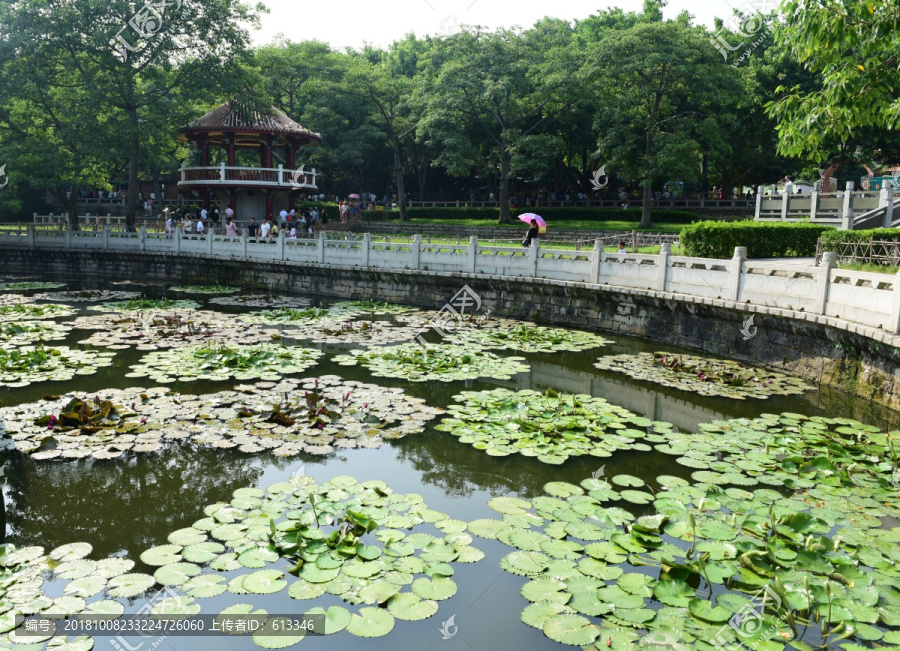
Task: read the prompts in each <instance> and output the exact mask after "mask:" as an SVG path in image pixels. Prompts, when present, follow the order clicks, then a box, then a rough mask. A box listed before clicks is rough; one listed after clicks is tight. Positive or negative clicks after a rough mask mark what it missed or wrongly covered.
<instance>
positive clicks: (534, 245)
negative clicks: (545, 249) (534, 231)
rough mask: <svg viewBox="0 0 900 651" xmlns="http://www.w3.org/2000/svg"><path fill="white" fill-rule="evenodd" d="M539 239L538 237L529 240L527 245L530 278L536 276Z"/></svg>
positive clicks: (539, 246)
mask: <svg viewBox="0 0 900 651" xmlns="http://www.w3.org/2000/svg"><path fill="white" fill-rule="evenodd" d="M540 248H541V241H540V240H538V239H535V240H532V241H531V246H529V247H528V275H529V276H531V277H532V278H536V277H537V266H538V254H539V253H540Z"/></svg>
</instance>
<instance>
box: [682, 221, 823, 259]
mask: <svg viewBox="0 0 900 651" xmlns="http://www.w3.org/2000/svg"><path fill="white" fill-rule="evenodd" d="M833 230H834V227H832V226H817V225H815V224H809V223H806V222H801V223H795V224H765V223H760V222H730V223H725V222H699V223H696V224H691V225H690V226H685V227H684V228H683V229H682V231H681V246H682V248H683V249H684V252H685V255H689V256H694V257H698V258H730V257H732V256H733V255H734V248H735V247H737V246H746V247H747V257H748V258H788V257H812V256H814V255H815V254H816V243H817V242H818V241H819V237H822V236H823V233H826V232H829V231H833Z"/></svg>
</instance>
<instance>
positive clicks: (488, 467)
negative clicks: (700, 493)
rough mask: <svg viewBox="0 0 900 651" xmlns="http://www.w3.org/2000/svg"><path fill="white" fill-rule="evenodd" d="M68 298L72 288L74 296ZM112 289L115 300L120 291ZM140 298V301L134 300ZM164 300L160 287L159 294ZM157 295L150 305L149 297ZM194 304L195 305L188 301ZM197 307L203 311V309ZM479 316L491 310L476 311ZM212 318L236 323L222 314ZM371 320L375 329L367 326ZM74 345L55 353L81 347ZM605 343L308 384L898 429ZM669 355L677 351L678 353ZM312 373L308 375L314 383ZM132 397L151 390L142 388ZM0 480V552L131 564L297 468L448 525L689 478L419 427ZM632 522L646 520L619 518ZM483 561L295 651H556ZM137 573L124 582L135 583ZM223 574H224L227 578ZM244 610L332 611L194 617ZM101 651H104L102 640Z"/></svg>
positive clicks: (19, 466)
mask: <svg viewBox="0 0 900 651" xmlns="http://www.w3.org/2000/svg"><path fill="white" fill-rule="evenodd" d="M74 288H76V289H78V288H79V287H74ZM120 289H122V288H120ZM140 291H145V292H147V293H149V292H150V291H151V290H150V288H140ZM157 291H158V292H162V288H157ZM157 295H159V293H158V294H157ZM200 300H201V301H202V300H203V299H200ZM212 307H213V306H209V308H207V309H211V308H212ZM488 307H489V306H488ZM220 311H223V312H235V311H240V310H237V309H227V308H226V309H221V310H220ZM379 318H381V317H379ZM85 336H86V333H85V332H83V331H79V332H76V333H72V335H70V337H69V338H68V340H67V341H66V342H65V343H66V345H74V342H76V341H78V340H79V339H83V338H85ZM615 338H616V343H615V344H614V345H613V346H609V347H607V348H604V349H598V350H594V351H589V352H587V353H564V354H559V353H557V354H546V355H525V357H527V358H528V361H529V363H530V364H531V367H532V368H531V371H530V372H528V373H523V374H519V375H517V376H515V377H514V378H512V379H511V380H509V381H470V382H452V383H439V382H432V383H422V384H419V383H408V382H404V381H402V380H397V379H383V378H373V377H372V376H371V375H370V374H369V373H368V372H367V371H366V370H365V369H362V368H358V367H341V366H337V365H335V364H332V363H330V362H328V361H327V357H326V358H323V359H324V360H326V361H323V362H322V363H321V364H320V365H319V366H317V367H315V369H314V370H313V373H314V374H315V375H325V374H336V375H341V376H342V377H345V378H348V379H354V380H360V381H365V382H371V383H375V384H380V385H383V386H397V387H402V388H403V389H405V390H406V391H408V392H409V393H411V394H413V395H415V396H418V397H421V398H424V399H426V400H427V401H428V403H429V404H431V405H433V406H435V407H446V406H447V405H448V404H450V403H452V402H453V399H452V396H453V395H454V394H456V393H458V392H460V391H463V390H473V391H477V390H482V389H492V388H496V387H498V386H503V387H507V388H510V389H513V390H515V389H534V390H537V391H543V390H544V389H547V388H553V389H555V390H557V391H565V392H572V393H586V394H590V395H592V396H599V397H602V398H605V399H606V400H608V401H610V402H612V403H615V404H618V405H620V406H622V407H625V408H626V409H628V410H630V411H632V412H635V413H637V414H640V415H642V416H646V417H647V418H650V419H652V420H661V421H667V422H670V423H673V424H674V425H675V426H676V427H677V428H678V429H680V430H682V431H694V430H696V428H697V425H698V424H700V423H703V422H709V421H713V420H719V419H727V418H740V417H754V416H757V415H759V414H761V413H772V412H779V411H792V412H799V413H805V414H809V415H816V414H821V415H829V416H845V417H853V418H858V419H860V420H864V421H866V422H870V423H872V424H874V425H878V426H879V427H882V428H891V429H892V428H896V427H897V423H898V421H900V418H898V414H896V413H894V412H891V411H889V410H887V409H883V408H880V407H877V406H874V405H872V404H871V403H868V402H866V401H862V400H859V399H856V398H853V397H852V396H848V395H846V394H840V393H838V392H835V391H831V390H825V391H813V392H810V393H809V394H807V395H805V396H803V397H797V396H795V397H788V398H773V399H769V400H766V401H759V400H745V401H737V400H727V399H722V398H712V397H703V396H698V395H695V394H691V393H686V392H681V391H675V390H672V389H666V388H662V387H657V386H655V385H652V384H648V383H646V382H638V381H635V380H632V379H631V378H628V377H625V376H621V375H616V374H614V373H609V372H601V371H598V370H597V369H595V368H594V367H593V362H594V360H595V359H596V357H597V356H599V355H601V354H618V353H623V352H639V351H646V350H658V349H667V350H671V347H667V346H663V345H660V344H648V343H645V342H637V341H631V340H628V339H626V338H622V337H619V336H616V337H615ZM321 348H323V350H325V351H326V352H327V353H336V352H339V351H344V350H346V348H342V347H338V346H322V347H321ZM676 352H677V351H676ZM140 355H141V354H140V353H138V352H137V351H133V350H130V351H120V352H119V354H118V355H117V360H116V362H115V365H114V366H113V367H111V368H109V369H102V370H101V372H100V373H98V374H96V375H93V376H88V377H84V378H80V379H77V380H73V381H70V382H60V383H43V384H40V385H35V386H31V387H23V388H20V389H9V388H3V389H0V404H4V405H9V404H17V403H21V402H29V401H33V400H36V399H39V398H41V397H42V396H44V395H45V394H47V393H50V392H53V393H55V394H61V393H64V392H66V391H70V390H78V391H79V392H80V393H83V394H86V395H90V393H91V392H93V391H98V390H101V389H103V388H107V387H110V388H122V387H126V386H129V385H131V384H133V383H132V382H131V381H130V380H129V379H127V378H125V377H124V374H125V373H127V372H128V370H127V368H128V366H129V365H130V364H134V363H136V362H137V360H138V359H139V358H140ZM313 373H310V374H308V375H312V374H313ZM138 384H140V385H142V386H152V385H153V383H152V382H148V381H146V379H141V380H140V381H138ZM231 384H234V383H221V382H220V383H210V382H199V383H191V384H187V385H180V384H174V385H170V386H171V387H172V388H173V389H174V390H176V391H181V392H197V393H206V392H211V391H218V390H221V389H222V388H225V387H228V386H230V385H231ZM4 458H5V460H6V461H7V465H6V468H5V471H6V472H5V474H6V477H7V485H6V488H5V491H4V492H5V500H6V524H7V531H8V539H9V540H10V541H11V542H14V543H16V544H17V545H43V546H44V547H46V548H47V549H50V548H53V547H56V546H58V545H61V544H65V543H69V542H75V541H85V542H89V543H91V545H93V547H94V553H93V554H92V555H91V557H92V558H95V559H99V558H102V557H105V556H110V555H121V556H128V557H130V558H132V559H134V560H137V559H138V556H139V554H140V552H142V551H143V550H145V549H147V548H149V547H152V546H154V545H158V544H161V543H164V542H165V541H166V537H167V535H168V534H169V533H170V532H172V531H174V530H176V529H179V528H182V527H186V526H190V525H191V524H192V523H193V522H195V521H196V520H198V519H199V518H201V517H203V507H204V506H206V505H208V504H212V503H214V502H218V501H229V500H230V499H231V494H232V492H233V491H234V490H235V489H237V488H240V487H243V486H250V485H259V486H263V487H264V486H267V485H269V484H272V483H275V482H277V481H283V480H285V479H287V478H288V477H289V476H290V475H291V473H292V472H294V471H295V470H297V469H299V468H301V467H304V470H305V473H306V474H307V475H310V476H312V477H315V478H316V479H317V480H318V481H324V480H326V479H329V478H331V477H333V476H335V475H338V474H350V475H353V476H355V477H358V478H359V479H360V480H363V481H364V480H367V479H383V480H385V481H387V482H388V483H389V484H390V485H391V487H392V488H393V489H394V490H396V491H399V492H417V493H420V494H421V495H422V496H423V497H424V498H425V500H426V502H427V503H428V505H429V506H430V507H431V508H434V509H437V510H440V511H444V512H446V513H448V514H449V515H450V516H451V517H453V518H458V519H463V520H473V519H477V518H484V517H497V514H496V513H494V512H493V511H491V510H490V509H489V508H488V507H487V501H488V500H489V499H490V498H491V497H492V496H496V495H501V494H514V495H520V496H523V497H532V496H535V495H538V494H540V493H541V488H542V486H543V485H544V484H545V483H546V482H549V481H569V482H572V483H578V482H580V481H581V480H582V479H585V478H587V477H590V476H591V474H592V473H593V472H595V471H596V470H597V469H598V468H599V467H600V466H605V469H604V472H605V475H606V476H612V475H616V474H620V473H627V474H631V475H636V476H638V477H641V478H643V479H645V480H646V481H647V482H648V484H649V485H650V487H651V488H652V489H655V488H656V487H657V486H658V484H657V482H656V481H655V478H656V477H657V476H658V475H661V474H670V475H676V476H679V477H684V478H689V476H690V472H691V469H690V468H687V467H684V466H680V465H678V464H676V463H675V462H674V459H673V457H670V456H668V455H665V454H662V453H658V452H655V451H654V452H637V451H620V452H617V453H615V454H613V456H611V457H608V458H599V457H576V458H573V459H570V460H569V461H567V462H566V463H564V464H563V465H560V466H552V465H547V464H544V463H541V462H539V461H538V460H537V459H534V458H529V457H523V456H520V455H513V456H509V457H490V456H488V455H486V454H485V453H484V452H482V451H479V450H477V449H475V448H474V447H472V446H471V445H468V444H463V443H460V442H459V440H458V439H457V438H456V437H454V436H452V435H450V434H447V433H443V432H438V431H435V430H434V429H433V426H432V427H428V428H427V429H426V430H425V432H423V433H422V434H419V435H412V436H408V437H406V438H404V439H400V440H395V441H389V442H388V443H387V444H386V445H385V446H384V447H383V448H381V449H378V450H339V451H337V452H336V453H334V454H332V455H329V456H327V457H312V456H310V455H305V454H302V455H299V456H297V457H295V458H291V459H280V458H277V457H274V456H272V455H270V454H266V453H263V454H258V455H246V454H243V453H240V452H236V451H233V450H213V449H209V448H198V447H196V446H193V445H191V444H184V443H172V444H169V445H168V446H167V447H166V448H165V449H164V450H163V451H160V452H158V453H151V454H141V455H128V456H126V457H124V458H122V459H116V460H110V461H93V460H81V461H71V462H66V461H63V462H61V461H49V462H35V461H33V460H32V459H30V458H28V457H24V456H23V455H20V454H18V453H14V452H12V453H3V455H2V457H0V461H2V460H3V459H4ZM625 506H626V508H630V509H631V510H632V511H634V512H635V513H636V514H641V513H643V509H646V508H647V507H636V506H634V505H625ZM475 545H476V546H477V547H479V548H481V549H482V550H484V551H485V552H486V553H487V557H486V558H485V560H483V561H482V562H480V563H478V564H476V565H468V566H457V567H456V569H457V575H456V577H455V578H456V580H457V583H458V584H459V588H460V589H459V593H458V594H457V595H456V596H455V597H454V598H452V599H450V600H449V601H446V602H442V603H441V605H440V610H439V611H438V614H437V615H436V616H435V617H432V618H431V619H429V620H426V621H422V622H399V621H398V622H397V626H396V627H395V629H394V632H393V633H392V634H391V636H390V637H389V638H382V639H380V640H378V639H376V640H363V639H359V638H355V637H352V636H350V635H349V634H346V633H344V634H340V638H335V639H333V640H332V639H330V638H309V639H307V640H305V641H304V642H303V645H304V647H303V648H307V647H309V648H320V649H324V648H325V647H326V646H328V647H329V648H333V647H334V645H335V644H338V645H339V646H341V648H344V647H346V648H352V649H384V648H388V646H390V647H391V648H404V649H405V648H409V649H428V648H434V649H446V650H447V651H452V650H453V649H476V650H477V651H482V650H485V651H487V650H488V649H507V648H527V649H558V648H560V647H559V645H557V644H556V643H554V642H551V641H550V640H548V639H547V638H545V637H544V636H543V635H542V634H541V633H540V632H539V631H536V630H533V629H530V628H529V627H527V626H525V625H523V624H522V623H521V622H520V621H519V615H520V612H521V610H522V608H523V607H524V605H525V601H524V600H523V599H522V598H521V597H520V596H519V594H518V591H519V589H520V588H521V586H522V585H523V584H524V582H525V579H524V578H521V577H516V576H512V575H509V574H507V573H504V572H503V571H502V570H501V569H500V567H499V564H498V563H499V560H500V558H502V557H503V556H504V555H505V554H507V553H509V552H510V551H511V550H510V549H509V548H507V547H506V546H504V545H502V544H501V543H498V542H496V541H485V540H480V539H478V540H476V543H475ZM148 569H151V568H146V567H144V566H142V564H141V563H140V562H138V566H137V568H136V571H147V570H148ZM233 574H235V573H229V574H228V576H229V577H230V576H232V575H233ZM237 602H244V603H253V604H254V605H257V604H258V605H260V606H263V607H266V608H267V609H268V610H269V612H270V613H276V612H302V609H303V608H308V607H311V606H312V605H325V606H326V607H327V606H328V605H336V604H338V603H340V602H339V600H337V598H336V597H330V596H328V595H326V596H325V597H324V598H321V599H320V600H317V601H316V603H315V604H313V602H296V601H294V600H292V599H290V598H289V597H288V596H287V594H286V591H283V592H282V593H280V594H276V595H271V596H266V597H254V596H253V595H246V596H241V597H237V596H235V595H231V594H229V593H225V595H222V596H220V597H216V598H214V599H208V600H202V601H201V604H202V605H203V609H204V612H218V611H219V609H221V608H224V607H225V606H228V605H230V604H233V603H237ZM451 615H456V619H455V624H456V625H457V626H458V627H459V633H458V635H456V636H454V637H453V638H452V639H448V640H444V639H442V635H441V634H440V632H439V629H440V627H441V623H442V622H443V621H445V620H447V619H448V618H449V617H450V616H451ZM166 643H167V644H168V645H170V647H171V648H174V649H191V650H194V649H198V648H199V649H246V648H251V646H252V643H251V642H250V641H249V640H248V639H246V638H243V639H231V640H221V639H219V638H169V639H168V640H167V642H166ZM98 644H99V645H100V647H99V648H106V642H105V641H103V640H102V639H100V641H99V642H98Z"/></svg>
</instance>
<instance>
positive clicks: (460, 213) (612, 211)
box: [379, 206, 700, 224]
mask: <svg viewBox="0 0 900 651" xmlns="http://www.w3.org/2000/svg"><path fill="white" fill-rule="evenodd" d="M510 212H511V213H512V218H513V219H516V218H518V216H519V215H523V214H525V213H527V212H533V213H537V214H538V215H540V216H541V217H543V218H544V219H546V220H547V221H548V222H550V221H553V222H558V221H566V220H569V219H571V220H576V219H577V220H581V219H585V220H588V219H589V220H594V221H598V222H606V221H626V222H639V221H641V209H640V208H629V209H628V210H622V209H621V208H591V207H581V206H573V207H569V206H538V207H536V208H514V209H513V210H511V211H510ZM379 214H384V213H379ZM391 214H392V215H393V216H396V215H397V214H398V213H397V211H394V212H393V213H391ZM407 214H408V215H409V217H410V219H447V220H453V219H482V220H487V221H497V220H498V219H499V218H500V209H499V208H408V209H407ZM698 219H700V217H698V216H697V215H696V214H695V213H692V212H685V211H681V210H654V211H653V221H654V222H656V223H665V224H690V223H691V222H695V221H697V220H698Z"/></svg>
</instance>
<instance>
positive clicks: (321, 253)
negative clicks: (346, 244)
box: [316, 231, 325, 264]
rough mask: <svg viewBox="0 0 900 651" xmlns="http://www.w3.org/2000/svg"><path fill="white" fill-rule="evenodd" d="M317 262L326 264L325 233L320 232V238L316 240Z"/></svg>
mask: <svg viewBox="0 0 900 651" xmlns="http://www.w3.org/2000/svg"><path fill="white" fill-rule="evenodd" d="M316 262H318V263H319V264H325V231H319V238H318V239H317V240H316Z"/></svg>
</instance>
